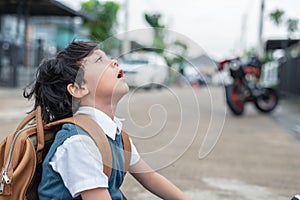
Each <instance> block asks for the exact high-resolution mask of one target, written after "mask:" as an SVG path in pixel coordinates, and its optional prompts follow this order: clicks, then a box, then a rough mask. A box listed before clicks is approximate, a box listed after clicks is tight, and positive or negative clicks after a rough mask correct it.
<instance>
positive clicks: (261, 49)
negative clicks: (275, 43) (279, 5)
mask: <svg viewBox="0 0 300 200" xmlns="http://www.w3.org/2000/svg"><path fill="white" fill-rule="evenodd" d="M264 10H265V0H261V3H260V17H259V29H258V56H259V58H262V57H263V56H264V45H263V44H264V42H263V38H262V35H263V28H264Z"/></svg>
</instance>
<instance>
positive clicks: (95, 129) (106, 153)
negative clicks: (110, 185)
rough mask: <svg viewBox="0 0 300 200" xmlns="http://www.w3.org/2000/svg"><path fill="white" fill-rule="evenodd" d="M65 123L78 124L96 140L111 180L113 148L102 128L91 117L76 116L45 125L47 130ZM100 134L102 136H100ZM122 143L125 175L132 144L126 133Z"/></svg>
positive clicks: (104, 169)
mask: <svg viewBox="0 0 300 200" xmlns="http://www.w3.org/2000/svg"><path fill="white" fill-rule="evenodd" d="M64 123H72V124H76V125H78V126H79V127H81V128H82V129H83V130H85V131H86V132H87V133H88V134H89V135H90V136H91V137H92V138H93V140H94V142H95V143H96V145H97V147H98V149H99V151H100V153H101V155H102V162H103V172H104V173H105V175H106V176H107V177H108V180H109V179H110V175H111V171H112V153H111V148H110V145H109V142H108V139H107V137H106V135H105V133H104V132H103V130H102V129H101V127H100V126H99V125H98V124H97V123H96V122H95V121H94V120H92V119H91V118H90V117H88V116H87V115H82V114H79V115H75V116H74V117H69V118H65V119H61V120H57V121H54V122H51V123H49V124H46V125H45V128H47V127H49V128H50V127H51V126H57V125H59V124H64ZM99 133H100V134H99ZM121 134H122V143H123V149H124V160H125V163H124V174H126V172H127V171H128V169H129V165H130V160H131V143H130V140H129V136H128V134H127V133H126V132H124V131H122V132H121Z"/></svg>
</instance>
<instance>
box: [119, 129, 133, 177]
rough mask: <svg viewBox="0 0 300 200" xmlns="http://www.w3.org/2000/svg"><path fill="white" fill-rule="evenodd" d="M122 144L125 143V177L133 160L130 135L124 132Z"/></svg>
mask: <svg viewBox="0 0 300 200" xmlns="http://www.w3.org/2000/svg"><path fill="white" fill-rule="evenodd" d="M121 134H122V143H123V149H124V160H125V163H124V175H125V174H126V172H127V171H128V169H129V165H130V160H131V143H130V140H129V136H128V134H127V133H126V132H125V131H123V130H122V133H121Z"/></svg>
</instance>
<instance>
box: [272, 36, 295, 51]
mask: <svg viewBox="0 0 300 200" xmlns="http://www.w3.org/2000/svg"><path fill="white" fill-rule="evenodd" d="M298 42H300V39H298V40H291V39H290V40H268V41H267V42H266V50H275V49H286V48H288V47H290V46H292V45H293V44H296V43H298Z"/></svg>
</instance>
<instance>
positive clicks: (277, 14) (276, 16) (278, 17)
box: [269, 9, 284, 26]
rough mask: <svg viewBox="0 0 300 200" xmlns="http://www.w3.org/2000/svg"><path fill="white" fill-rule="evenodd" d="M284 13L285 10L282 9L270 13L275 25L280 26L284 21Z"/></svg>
mask: <svg viewBox="0 0 300 200" xmlns="http://www.w3.org/2000/svg"><path fill="white" fill-rule="evenodd" d="M283 15H284V11H283V10H280V9H276V10H274V11H273V12H271V13H270V15H269V16H270V19H271V20H272V21H273V22H274V24H275V25H277V26H279V25H280V24H281V23H282V17H283Z"/></svg>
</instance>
